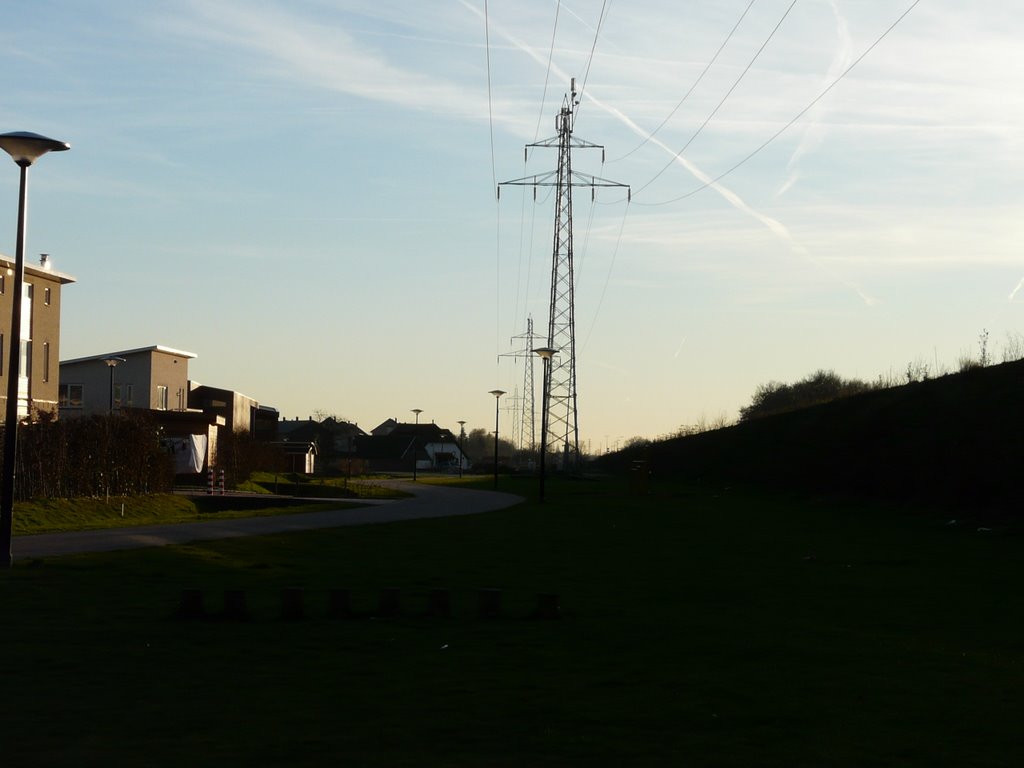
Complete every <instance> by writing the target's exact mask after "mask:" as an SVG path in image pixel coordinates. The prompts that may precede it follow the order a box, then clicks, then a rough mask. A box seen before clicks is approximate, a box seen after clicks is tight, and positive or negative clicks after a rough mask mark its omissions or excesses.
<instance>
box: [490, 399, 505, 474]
mask: <svg viewBox="0 0 1024 768" xmlns="http://www.w3.org/2000/svg"><path fill="white" fill-rule="evenodd" d="M491 394H492V395H494V490H498V403H499V402H500V401H501V396H502V395H504V394H505V390H503V389H492V390H491Z"/></svg>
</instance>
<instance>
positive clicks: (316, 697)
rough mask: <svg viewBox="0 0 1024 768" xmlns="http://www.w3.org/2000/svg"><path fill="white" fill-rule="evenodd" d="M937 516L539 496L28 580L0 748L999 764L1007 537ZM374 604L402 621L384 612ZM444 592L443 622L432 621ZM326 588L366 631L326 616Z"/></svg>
mask: <svg viewBox="0 0 1024 768" xmlns="http://www.w3.org/2000/svg"><path fill="white" fill-rule="evenodd" d="M517 482H520V481H513V480H504V479H503V490H511V491H516V490H517V487H516V483H517ZM521 482H523V483H527V482H528V481H521ZM532 485H533V484H532V482H530V483H529V485H524V486H523V487H522V492H523V493H529V492H532V490H533V487H532ZM947 523H948V519H947V518H946V517H945V516H937V515H935V514H932V513H930V511H929V510H928V509H915V508H909V507H886V506H881V505H874V506H872V505H867V504H859V505H854V504H837V503H833V502H829V501H825V500H820V499H815V498H808V497H801V496H797V495H776V496H766V495H764V494H756V493H748V492H743V491H723V490H717V491H716V490H708V489H703V490H695V489H693V488H689V487H686V486H683V485H675V484H657V483H655V484H654V485H652V487H651V492H650V493H649V494H648V495H646V496H631V495H629V494H628V492H627V488H626V485H625V483H624V482H622V483H620V482H619V481H616V480H601V481H590V482H571V483H569V482H566V483H560V482H552V483H551V484H550V485H549V503H548V504H546V505H544V506H540V505H537V504H535V503H527V504H524V505H521V506H519V507H514V508H511V509H508V510H505V511H501V512H495V513H489V514H486V515H482V516H474V517H460V518H451V519H442V520H432V521H422V522H411V523H401V524H393V525H380V526H369V527H365V528H346V529H339V530H333V531H324V532H316V533H303V534H291V535H286V536H275V537H268V538H255V539H239V540H230V541H221V542H215V543H203V544H195V545H191V546H185V547H174V548H167V549H162V550H145V551H136V552H128V553H120V554H106V555H95V556H76V557H68V558H63V559H53V560H45V561H40V562H19V563H17V565H16V567H15V568H14V569H13V571H11V572H8V573H4V574H2V576H0V622H2V627H3V634H2V640H0V681H2V685H3V695H2V697H0V702H2V703H0V728H2V739H0V741H2V743H0V754H2V755H3V762H4V764H9V765H15V764H32V765H44V766H46V765H61V766H63V765H73V766H90V765H105V766H107V765H146V766H181V765H189V766H206V765H211V766H213V765H218V766H225V765H228V766H230V765H249V766H263V765H282V766H293V765H294V766H315V765H327V764H338V765H347V766H423V765H430V766H434V765H436V766H567V765H579V766H605V765H607V766H665V765H693V766H1013V765H1018V764H1020V761H1021V759H1022V758H1024V743H1022V742H1024V739H1022V737H1021V729H1020V725H1019V719H1020V715H1021V712H1022V711H1024V707H1022V704H1024V701H1022V699H1024V694H1022V691H1024V666H1022V662H1024V634H1022V632H1024V621H1022V619H1021V611H1020V605H1021V602H1022V597H1024V594H1022V593H1024V582H1022V579H1021V566H1020V563H1021V552H1020V550H1021V543H1022V540H1021V538H1020V536H1019V535H1017V534H1015V533H1013V532H1011V531H1008V530H992V531H978V530H977V529H976V527H975V526H973V525H972V526H970V527H965V526H964V525H959V524H958V525H948V524H947ZM286 587H302V588H304V590H305V593H304V594H305V608H306V612H307V618H305V619H303V620H298V621H284V620H282V619H281V618H280V605H281V604H280V591H281V590H282V589H283V588H286ZM388 587H395V588H399V589H400V590H401V596H402V597H401V609H400V612H399V614H398V615H397V616H395V617H390V618H387V617H381V616H376V617H375V616H374V614H375V613H378V611H377V608H378V602H377V599H378V593H379V591H380V590H381V589H382V588H388ZM437 587H445V588H449V589H450V590H451V596H452V603H453V613H454V615H453V616H452V617H451V618H431V617H428V616H426V615H424V614H425V610H426V607H427V603H428V593H429V591H430V589H432V588H437ZM185 588H200V589H202V590H203V593H204V597H205V602H206V607H207V609H208V610H209V611H210V612H211V614H216V613H217V612H219V611H220V609H221V605H222V594H223V591H224V590H225V589H243V590H245V593H246V597H247V601H248V606H249V609H250V614H251V616H250V618H249V620H247V621H228V620H224V619H220V618H216V617H211V618H210V619H208V620H204V621H183V620H180V619H175V618H174V617H173V614H174V612H175V609H176V607H177V605H178V602H179V598H180V594H181V590H182V589H185ZM338 588H347V589H349V590H351V596H352V600H353V604H354V608H355V609H356V612H357V616H356V618H353V619H348V620H342V619H334V618H329V617H328V613H327V599H328V593H329V591H330V590H331V589H338ZM481 588H498V589H501V590H502V613H501V615H500V616H499V617H498V618H492V619H485V618H481V617H480V616H479V615H478V591H479V590H480V589H481ZM542 592H543V593H549V592H554V593H557V594H558V595H559V596H560V599H561V605H562V617H561V618H560V619H557V620H543V619H536V618H530V613H531V612H532V611H533V609H534V607H535V604H536V595H537V594H538V593H542Z"/></svg>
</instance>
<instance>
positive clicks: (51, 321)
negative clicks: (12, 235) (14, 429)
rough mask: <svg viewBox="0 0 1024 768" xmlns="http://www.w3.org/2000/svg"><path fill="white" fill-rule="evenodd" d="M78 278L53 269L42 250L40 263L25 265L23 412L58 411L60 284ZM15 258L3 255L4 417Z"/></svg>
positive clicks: (0, 375)
mask: <svg viewBox="0 0 1024 768" xmlns="http://www.w3.org/2000/svg"><path fill="white" fill-rule="evenodd" d="M73 282H75V278H73V277H72V276H71V275H66V274H64V273H63V272H58V271H56V270H55V269H53V263H52V261H51V260H50V259H49V257H48V256H47V255H46V254H43V256H42V257H41V259H40V261H39V264H38V265H36V264H32V265H29V264H26V265H25V281H24V283H23V285H22V300H21V339H20V343H19V345H18V349H19V351H18V354H19V355H20V364H19V376H18V415H19V417H24V416H31V417H33V418H36V417H37V416H38V414H39V413H41V412H47V413H56V412H57V409H58V401H59V393H58V383H59V378H60V376H59V373H60V370H59V367H58V366H59V361H60V300H61V288H63V287H64V286H65V285H68V284H69V283H73ZM13 291H14V259H13V258H10V257H7V256H3V255H0V403H2V405H0V422H2V421H3V418H4V416H5V415H6V412H7V410H6V409H7V386H8V385H7V381H8V379H7V375H8V371H9V370H10V365H9V362H10V355H11V337H10V328H11V310H12V309H13V303H14V298H13Z"/></svg>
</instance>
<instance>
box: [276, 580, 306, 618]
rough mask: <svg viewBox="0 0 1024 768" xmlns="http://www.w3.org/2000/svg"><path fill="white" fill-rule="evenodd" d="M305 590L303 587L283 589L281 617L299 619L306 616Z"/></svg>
mask: <svg viewBox="0 0 1024 768" xmlns="http://www.w3.org/2000/svg"><path fill="white" fill-rule="evenodd" d="M302 598H303V590H302V588H301V587H285V588H284V589H282V590H281V618H282V619H284V620H285V621H298V620H299V619H304V618H305V617H306V611H305V609H304V608H303V604H302V602H303V600H302Z"/></svg>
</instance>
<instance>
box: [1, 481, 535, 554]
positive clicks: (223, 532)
mask: <svg viewBox="0 0 1024 768" xmlns="http://www.w3.org/2000/svg"><path fill="white" fill-rule="evenodd" d="M382 484H386V485H389V486H392V487H397V488H400V489H401V490H403V491H407V492H409V493H413V494H415V495H414V496H412V497H410V498H405V499H395V500H390V501H376V502H371V503H370V504H369V505H368V506H364V507H356V508H354V509H337V510H328V511H326V512H301V513H297V514H294V515H273V516H267V517H243V518H238V519H235V520H215V521H210V522H195V523H177V524H174V525H144V526H137V527H132V528H104V529H102V530H97V531H70V532H68V533H38V534H31V535H27V536H15V537H14V541H13V544H12V547H11V549H12V550H13V555H14V558H15V560H18V559H25V558H37V557H55V556H59V555H71V554H77V553H81V552H111V551H114V550H118V549H138V548H141V547H163V546H167V545H169V544H185V543H187V542H190V541H210V540H213V539H232V538H236V537H238V536H264V535H268V534H274V533H288V532H291V531H311V530H315V529H318V528H338V527H342V526H346V525H373V524H377V523H396V522H401V521H403V520H423V519H427V518H434V517H451V516H454V515H475V514H479V513H481V512H491V511H494V510H496V509H504V508H506V507H511V506H514V505H515V504H518V503H520V502H521V501H523V498H522V497H521V496H516V495H514V494H511V493H499V492H496V491H476V490H469V489H466V488H451V487H447V486H437V485H425V484H423V483H407V482H402V481H389V482H387V483H382ZM364 501H365V500H364Z"/></svg>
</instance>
